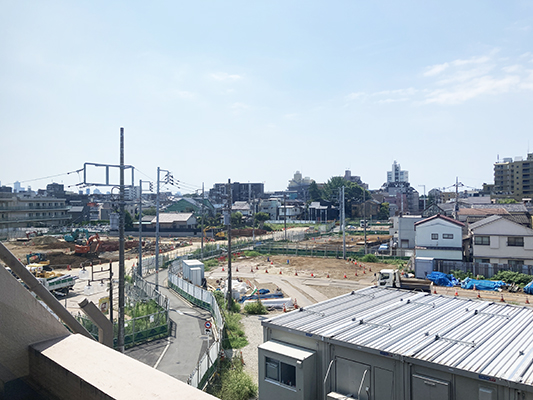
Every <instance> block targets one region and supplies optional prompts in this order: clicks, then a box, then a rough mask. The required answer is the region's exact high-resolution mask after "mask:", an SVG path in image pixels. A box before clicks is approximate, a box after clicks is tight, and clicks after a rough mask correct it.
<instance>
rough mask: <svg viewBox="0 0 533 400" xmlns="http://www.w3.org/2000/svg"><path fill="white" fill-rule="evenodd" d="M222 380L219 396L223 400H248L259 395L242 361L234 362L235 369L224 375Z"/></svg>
mask: <svg viewBox="0 0 533 400" xmlns="http://www.w3.org/2000/svg"><path fill="white" fill-rule="evenodd" d="M221 380H222V386H221V388H220V392H219V393H218V394H219V397H220V398H221V399H222V400H248V399H250V398H253V397H255V396H256V395H257V386H256V385H255V383H254V382H253V380H252V377H251V376H250V375H248V374H247V373H246V372H244V371H243V368H242V362H241V360H240V359H237V360H235V361H234V362H233V368H230V369H228V370H227V371H225V373H223V376H222V377H221Z"/></svg>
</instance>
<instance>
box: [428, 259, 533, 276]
mask: <svg viewBox="0 0 533 400" xmlns="http://www.w3.org/2000/svg"><path fill="white" fill-rule="evenodd" d="M434 269H435V271H439V272H443V273H445V274H449V273H450V272H451V271H462V272H465V273H472V275H473V276H477V275H483V276H484V277H485V278H487V279H488V278H492V277H493V276H494V275H496V274H497V273H498V272H500V271H512V272H519V273H522V274H527V275H533V265H513V264H490V263H478V262H466V261H445V260H437V261H435V266H434Z"/></svg>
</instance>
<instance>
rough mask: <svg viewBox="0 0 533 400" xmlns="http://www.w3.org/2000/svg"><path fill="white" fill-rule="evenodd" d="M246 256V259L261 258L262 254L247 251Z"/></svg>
mask: <svg viewBox="0 0 533 400" xmlns="http://www.w3.org/2000/svg"><path fill="white" fill-rule="evenodd" d="M244 255H245V256H246V257H259V256H261V255H262V254H261V253H259V252H258V251H252V250H245V251H244Z"/></svg>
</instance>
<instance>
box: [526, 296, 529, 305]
mask: <svg viewBox="0 0 533 400" xmlns="http://www.w3.org/2000/svg"><path fill="white" fill-rule="evenodd" d="M526 304H529V297H527V296H526Z"/></svg>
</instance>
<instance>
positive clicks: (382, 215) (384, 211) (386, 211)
mask: <svg viewBox="0 0 533 400" xmlns="http://www.w3.org/2000/svg"><path fill="white" fill-rule="evenodd" d="M389 216H390V207H389V203H381V205H380V206H379V214H378V219H381V220H385V219H389Z"/></svg>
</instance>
